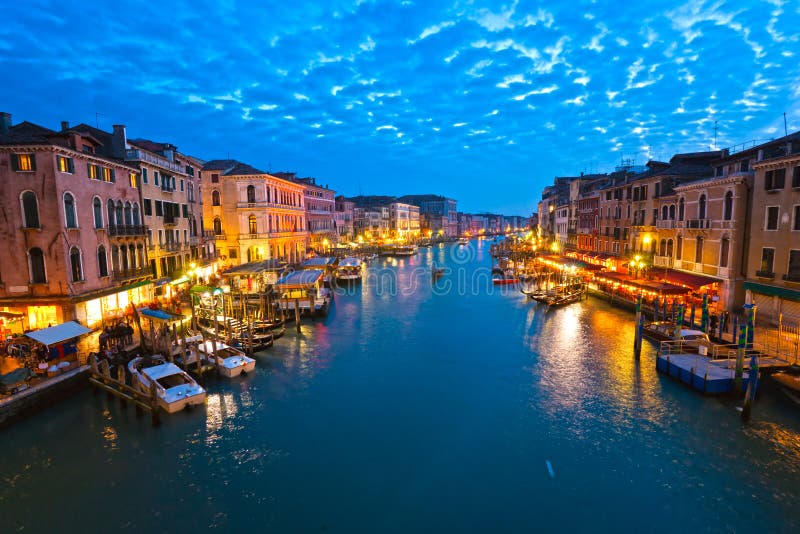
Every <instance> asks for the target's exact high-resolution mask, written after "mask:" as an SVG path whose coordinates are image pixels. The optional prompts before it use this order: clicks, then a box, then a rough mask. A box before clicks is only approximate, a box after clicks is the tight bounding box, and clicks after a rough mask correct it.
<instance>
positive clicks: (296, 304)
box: [294, 299, 300, 332]
mask: <svg viewBox="0 0 800 534" xmlns="http://www.w3.org/2000/svg"><path fill="white" fill-rule="evenodd" d="M294 325H295V328H296V329H297V331H298V332H300V299H294Z"/></svg>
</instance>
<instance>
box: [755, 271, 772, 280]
mask: <svg viewBox="0 0 800 534" xmlns="http://www.w3.org/2000/svg"><path fill="white" fill-rule="evenodd" d="M756 276H757V277H758V278H767V279H769V280H774V279H775V273H774V272H773V271H756Z"/></svg>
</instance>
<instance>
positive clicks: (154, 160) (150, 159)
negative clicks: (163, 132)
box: [125, 148, 186, 175]
mask: <svg viewBox="0 0 800 534" xmlns="http://www.w3.org/2000/svg"><path fill="white" fill-rule="evenodd" d="M125 161H143V162H145V163H150V164H151V165H155V166H157V167H161V168H162V169H167V170H169V171H172V172H174V173H178V174H182V175H185V174H186V169H184V168H183V165H181V164H179V163H175V162H173V161H170V160H168V159H167V158H163V157H161V156H156V155H155V154H150V153H149V152H145V151H143V150H139V149H138V148H131V149H129V150H126V151H125Z"/></svg>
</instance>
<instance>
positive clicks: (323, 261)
mask: <svg viewBox="0 0 800 534" xmlns="http://www.w3.org/2000/svg"><path fill="white" fill-rule="evenodd" d="M335 261H336V258H327V257H325V256H314V257H313V258H308V259H307V260H306V261H304V262H303V263H301V264H300V268H301V269H308V268H318V267H327V266H328V265H332V264H333V262H335Z"/></svg>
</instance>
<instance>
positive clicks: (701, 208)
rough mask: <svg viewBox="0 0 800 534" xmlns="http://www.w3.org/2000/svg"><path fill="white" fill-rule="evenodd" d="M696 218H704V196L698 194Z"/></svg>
mask: <svg viewBox="0 0 800 534" xmlns="http://www.w3.org/2000/svg"><path fill="white" fill-rule="evenodd" d="M697 218H698V219H705V218H706V196H705V195H700V203H699V204H698V205H697Z"/></svg>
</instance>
